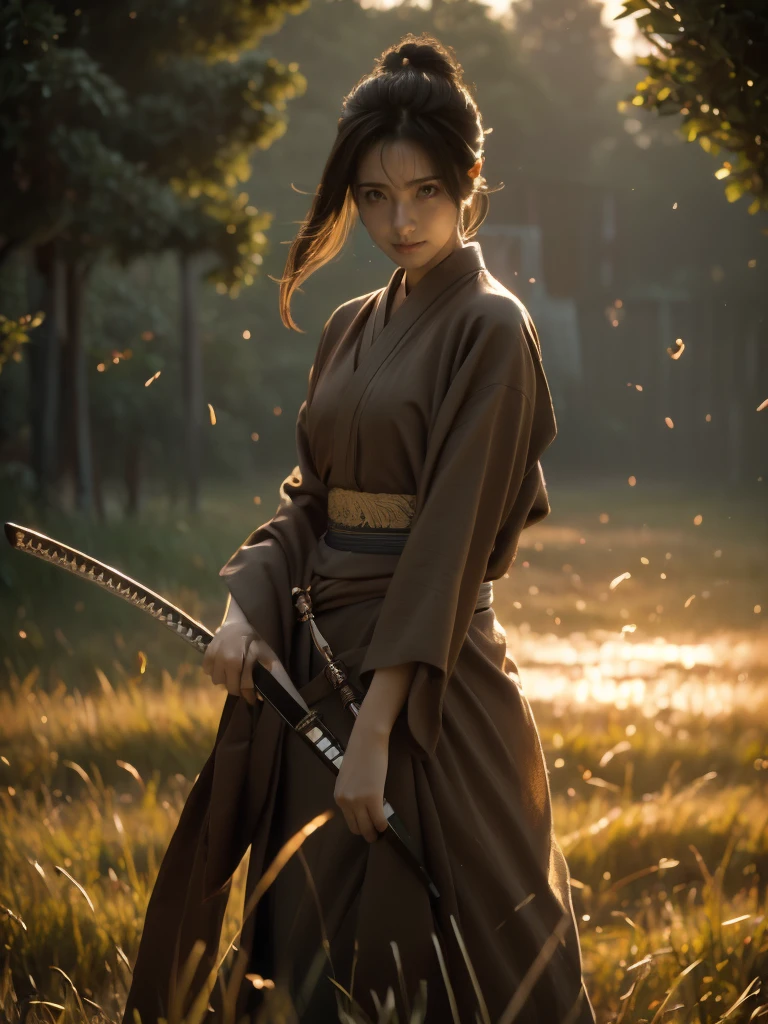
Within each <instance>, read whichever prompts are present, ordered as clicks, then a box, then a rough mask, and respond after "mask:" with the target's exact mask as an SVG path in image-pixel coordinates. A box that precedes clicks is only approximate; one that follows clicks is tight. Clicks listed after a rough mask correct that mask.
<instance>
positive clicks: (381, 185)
mask: <svg viewBox="0 0 768 1024" xmlns="http://www.w3.org/2000/svg"><path fill="white" fill-rule="evenodd" d="M441 180H442V179H441V177H440V175H439V174H428V175H427V176H426V178H414V179H413V181H407V182H406V188H407V187H409V186H410V185H419V184H421V182H422V181H441ZM366 185H372V186H375V187H376V188H387V186H386V185H385V184H384V182H383V181H358V183H357V187H358V188H365V186H366Z"/></svg>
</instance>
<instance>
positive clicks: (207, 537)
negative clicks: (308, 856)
mask: <svg viewBox="0 0 768 1024" xmlns="http://www.w3.org/2000/svg"><path fill="white" fill-rule="evenodd" d="M276 486H277V481H274V480H270V481H266V482H264V485H263V489H262V495H266V496H267V497H263V498H262V500H261V503H260V506H256V507H255V506H254V504H252V503H251V500H250V498H249V499H248V500H247V501H246V500H244V499H243V498H242V496H241V497H239V498H238V496H237V495H235V494H233V493H224V492H221V491H220V492H218V493H216V494H215V495H214V494H211V495H209V496H208V497H207V498H206V501H205V503H204V507H203V512H202V513H201V515H200V516H199V517H197V518H196V519H194V520H193V519H190V518H189V517H185V516H184V515H182V514H180V513H177V512H173V511H172V510H168V509H166V508H164V507H163V505H162V504H161V503H159V502H158V503H155V504H154V505H153V506H152V507H151V508H150V509H149V510H148V512H147V513H146V514H145V516H144V517H143V519H142V520H141V521H140V522H138V523H133V524H126V523H123V522H117V521H116V522H114V523H109V524H104V525H101V526H97V527H91V528H90V529H86V528H85V527H84V526H83V525H82V524H80V523H78V522H77V521H75V520H74V519H71V518H67V517H63V516H60V517H55V518H52V519H51V520H49V521H46V522H41V521H37V520H33V519H32V518H31V513H30V511H29V510H25V509H24V508H18V507H17V508H9V507H8V506H6V507H5V508H4V509H3V512H4V518H5V519H14V520H15V521H18V522H23V523H26V524H27V525H31V526H34V527H37V528H39V529H42V530H43V531H44V532H47V533H49V534H51V535H53V536H55V537H57V538H59V539H61V540H62V541H64V542H65V543H69V544H71V545H73V546H75V547H78V548H80V549H82V550H86V551H88V552H89V553H91V554H93V555H95V556H96V557H98V558H101V559H102V560H103V561H106V562H108V563H110V564H113V565H116V566H118V567H120V568H122V569H123V570H124V571H125V572H127V573H128V574H129V575H131V576H133V577H135V578H137V579H139V580H141V581H142V582H144V583H145V584H146V585H148V586H150V587H151V588H153V589H155V590H159V591H161V592H164V593H166V594H167V595H168V597H169V598H170V599H171V600H173V601H175V602H176V603H177V604H180V605H181V606H182V607H184V608H185V609H186V610H187V611H188V612H190V613H191V614H192V615H194V616H195V617H197V618H199V619H201V620H202V621H204V622H206V623H207V624H208V625H209V626H210V627H211V628H215V626H216V625H217V624H218V622H219V621H220V617H221V614H222V611H223V607H224V601H225V597H226V591H225V588H224V587H223V585H222V583H221V580H219V579H218V578H217V572H218V569H219V568H220V566H221V565H223V563H224V562H225V561H226V559H227V557H228V556H229V554H230V553H231V551H232V550H234V548H235V547H236V546H237V545H238V544H239V543H240V542H241V541H242V540H243V539H244V537H245V536H246V535H247V533H248V532H249V530H250V529H252V528H253V526H254V525H257V524H258V523H260V522H262V521H264V520H265V519H268V518H269V516H270V515H272V513H273V511H274V507H275V505H276V503H277V498H276V494H277V490H276ZM273 495H274V496H275V497H274V498H273V497H272V496H273ZM551 498H552V504H553V513H552V515H551V516H550V517H549V518H548V519H547V520H545V521H544V522H543V523H541V524H540V525H538V526H536V527H534V528H533V529H531V530H529V531H526V533H525V534H524V535H523V538H522V542H521V547H520V552H519V554H518V558H517V561H516V564H515V566H514V567H513V568H512V569H511V571H510V573H509V578H508V579H505V580H501V581H499V582H498V583H497V584H496V586H495V591H496V595H495V601H496V612H497V616H498V618H499V620H500V622H501V623H502V625H503V626H504V627H505V629H506V631H507V640H508V647H509V654H510V657H511V658H513V659H514V661H515V662H516V664H517V665H518V668H519V670H520V675H521V680H522V683H523V687H524V689H525V691H526V693H527V694H528V696H529V698H530V699H531V701H532V705H533V709H534V713H535V715H536V720H537V723H538V727H539V731H540V733H541V737H542V741H543V744H544V748H545V752H546V755H547V762H548V765H549V769H550V772H551V786H552V794H553V801H554V811H555V822H556V829H557V833H558V836H559V838H560V842H561V845H562V847H563V849H564V851H565V853H566V856H567V857H568V861H569V865H570V868H571V872H572V875H573V897H574V902H575V906H576V908H577V913H578V917H579V926H580V930H581V935H582V948H583V952H584V960H585V974H586V978H587V983H588V988H589V991H590V995H591V997H592V999H593V1002H594V1004H595V1006H596V1008H597V1013H598V1019H599V1020H600V1022H601V1024H602V1022H608V1021H611V1022H616V1024H619V1022H623V1024H629V1022H633V1024H640V1022H642V1021H646V1022H648V1024H651V1022H653V1024H661V1022H662V1021H664V1022H668V1021H675V1022H681V1024H682V1022H697V1024H704V1022H706V1024H710V1022H712V1024H714V1022H716V1021H721V1020H727V1021H728V1022H729V1024H732V1022H746V1021H752V1020H758V1019H762V1018H765V1019H766V1020H768V991H766V986H767V985H768V925H767V920H768V919H767V918H766V912H767V911H768V894H767V891H766V889H767V886H768V828H767V826H768V782H767V781H766V780H768V703H767V702H766V695H768V689H767V688H766V686H765V683H766V677H767V676H768V632H767V631H766V625H765V624H766V613H768V524H767V523H766V517H765V504H766V503H765V498H764V497H761V489H760V485H759V484H758V485H755V487H754V488H752V490H751V491H750V492H748V493H744V494H741V495H734V494H733V493H732V492H730V493H728V494H727V495H726V494H725V490H724V489H723V490H722V491H721V492H720V493H711V494H707V495H692V494H690V493H687V492H685V491H683V490H682V489H675V488H672V487H669V486H665V487H657V488H653V489H649V488H646V489H645V490H643V489H642V488H641V487H639V486H638V487H635V488H630V487H628V486H626V485H618V486H611V487H609V486H604V487H590V488H589V489H588V490H583V491H576V490H575V489H573V488H566V487H557V486H555V485H551ZM699 516H700V517H701V520H700V521H699V520H697V517H699ZM0 613H2V614H1V624H0V644H2V652H3V657H2V666H0V668H1V670H2V680H0V808H1V809H0V843H2V858H1V859H0V909H2V911H3V913H2V914H0V933H1V937H2V943H3V950H4V958H3V962H2V976H1V977H0V1016H2V1017H3V1019H7V1020H9V1021H21V1020H23V1019H26V1020H29V1021H34V1020H59V1019H62V1020H72V1021H78V1022H79V1021H83V1022H84V1021H91V1020H98V1021H102V1020H108V1021H114V1020H116V1019H119V1015H120V1010H121V1007H122V1005H123V1003H124V999H125V992H126V989H127V985H128V983H129V978H130V964H131V963H132V962H133V958H134V956H135V953H136V949H137V946H138V940H139V936H140V933H141V926H142V921H143V914H144V910H145V908H146V903H147V900H148V898H149V893H150V892H151V888H152V884H153V881H154V878H155V875H156V872H157V867H158V864H159V861H160V858H161V857H162V854H163V851H164V849H165V847H166V844H167V842H168V839H169V837H170V835H171V833H172V831H173V828H174V826H175V823H176V821H177V820H178V816H179V813H180V810H181V807H182V805H183V802H184V800H185V798H186V795H187V794H188V792H189V789H190V788H191V785H192V782H193V780H194V778H195V776H196V774H197V772H198V771H199V770H200V768H201V767H202V764H203V762H204V760H205V758H206V756H207V754H208V752H209V751H210V748H211V746H212V744H213V739H214V735H215V730H216V725H217V723H218V718H219V714H220V711H221V707H222V705H223V702H224V694H223V692H222V691H221V690H216V689H214V688H213V687H212V686H211V684H210V680H209V679H208V678H207V677H206V676H204V675H203V674H202V671H201V669H200V663H199V660H198V659H197V658H196V657H195V655H194V653H193V652H191V650H190V649H189V648H187V647H186V645H184V644H182V643H180V642H179V641H178V640H177V639H175V638H173V637H171V636H170V635H166V634H165V632H164V631H163V630H162V629H160V628H159V627H158V626H157V625H156V624H153V623H152V622H151V620H150V619H149V618H148V617H147V616H143V615H141V614H140V613H139V612H137V611H135V610H133V609H130V608H129V607H128V605H127V604H125V602H122V601H118V600H110V599H109V598H108V597H107V596H106V595H105V594H103V592H102V591H100V590H98V589H97V588H95V587H89V586H88V585H87V584H85V583H83V582H82V581H80V580H75V579H74V578H72V577H71V576H69V574H67V573H63V572H57V571H56V570H55V569H54V568H53V567H52V566H49V565H45V564H42V563H39V562H37V561H36V560H35V559H32V558H29V557H26V558H25V557H24V556H23V555H22V554H19V553H17V552H11V551H10V550H8V551H7V552H3V553H2V555H0ZM244 868H245V864H242V865H241V867H240V869H239V870H238V873H237V875H236V878H235V885H234V888H233V897H232V898H231V899H230V903H229V908H228V911H227V918H226V921H225V926H224V930H223V936H222V946H221V952H222V954H223V953H224V951H225V950H226V948H227V946H228V945H229V942H230V939H231V938H232V937H233V936H235V935H236V933H237V929H238V927H239V924H240V919H239V911H240V909H241V907H242V892H243V882H244ZM230 964H231V954H230V957H229V958H227V960H226V961H225V968H224V971H223V972H222V973H223V974H224V975H226V973H227V971H228V969H229V966H230ZM382 996H383V993H382ZM278 997H279V993H277V992H275V993H274V998H273V1000H272V1008H271V1009H270V1011H269V1013H268V1014H265V1017H264V1020H265V1021H267V1020H269V1021H275V1022H277V1021H279V1020H285V1021H290V1020H295V1019H296V1018H295V1016H292V1015H291V1013H290V1012H289V1011H286V1009H285V1007H284V1005H283V1006H282V1007H281V1005H279V1003H280V1000H279V998H278ZM25 1012H26V1013H27V1014H28V1015H27V1016H26V1018H25V1016H24V1014H25ZM350 1019H352V1018H350ZM355 1019H356V1018H355ZM383 1019H386V1017H385V1018H383ZM401 1024H402V1022H401ZM462 1024H463V1022H462ZM547 1024H548V1022H547Z"/></svg>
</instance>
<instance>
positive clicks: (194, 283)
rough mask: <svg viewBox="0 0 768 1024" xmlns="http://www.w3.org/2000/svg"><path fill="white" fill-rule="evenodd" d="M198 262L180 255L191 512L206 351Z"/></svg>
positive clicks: (196, 488)
mask: <svg viewBox="0 0 768 1024" xmlns="http://www.w3.org/2000/svg"><path fill="white" fill-rule="evenodd" d="M195 267H196V261H195V258H194V256H192V255H190V254H189V253H181V254H180V255H179V271H180V277H181V374H182V388H183V396H182V398H183V409H184V469H185V474H186V482H187V506H188V509H189V511H190V512H191V513H196V512H198V510H199V507H200V460H201V457H202V439H203V431H202V408H203V352H202V346H201V342H200V330H199V326H198V322H197V302H196V298H197V289H198V287H199V284H200V279H199V274H198V273H196V269H195Z"/></svg>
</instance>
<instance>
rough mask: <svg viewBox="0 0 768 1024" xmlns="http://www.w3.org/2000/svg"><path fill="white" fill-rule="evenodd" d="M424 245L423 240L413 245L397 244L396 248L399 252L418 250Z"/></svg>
mask: <svg viewBox="0 0 768 1024" xmlns="http://www.w3.org/2000/svg"><path fill="white" fill-rule="evenodd" d="M422 245H424V243H423V242H414V244H413V245H397V244H396V245H395V249H397V251H398V252H416V250H417V249H418V248H419V247H420V246H422Z"/></svg>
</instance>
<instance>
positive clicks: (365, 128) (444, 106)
mask: <svg viewBox="0 0 768 1024" xmlns="http://www.w3.org/2000/svg"><path fill="white" fill-rule="evenodd" d="M462 74H463V71H462V67H461V65H460V64H459V63H458V62H457V61H456V59H455V55H454V53H453V50H452V49H451V48H450V47H446V46H443V45H442V44H441V43H439V42H438V41H437V39H435V38H434V37H432V36H429V35H426V34H423V35H421V36H414V35H413V33H410V32H409V33H408V34H407V35H406V36H404V37H403V38H402V39H401V40H400V42H399V43H398V44H397V45H396V46H392V47H390V48H389V49H388V50H385V51H384V53H383V54H382V55H381V56H380V57H379V58H378V59H377V60H376V63H375V65H374V70H373V71H372V72H371V73H370V74H368V75H365V76H364V77H363V78H361V79H360V81H359V82H358V83H357V85H356V86H355V87H354V88H353V89H352V91H351V92H350V93H348V95H347V96H345V97H344V102H343V106H342V114H341V117H340V118H339V121H338V129H337V133H336V138H335V140H334V143H333V146H332V148H331V152H330V154H329V156H328V159H327V161H326V163H325V167H324V169H323V174H322V178H321V180H320V185H319V186H318V188H317V190H316V191H315V196H314V199H313V201H312V206H311V208H310V210H309V213H308V214H307V216H306V217H305V219H304V220H303V221H302V223H301V227H300V228H299V231H298V234H297V235H296V237H295V239H294V240H293V243H292V245H291V248H290V251H289V253H288V258H287V259H286V263H285V273H284V276H283V277H282V278H280V318H281V319H282V321H283V323H284V324H285V326H286V327H291V328H293V329H294V330H299V328H298V327H297V326H296V324H295V323H294V321H293V319H292V317H291V296H292V295H293V293H294V291H295V290H296V289H297V288H298V287H299V286H300V284H301V283H302V282H303V281H305V280H306V279H307V278H308V277H309V276H310V275H311V274H313V273H314V272H315V271H316V270H318V269H319V268H320V267H321V266H323V265H324V264H325V263H327V262H328V261H329V260H331V259H333V257H334V256H336V255H337V254H338V253H339V252H340V251H341V249H342V248H343V246H344V243H345V242H346V240H347V238H348V237H349V233H350V231H351V229H352V227H353V225H354V222H355V216H356V213H357V204H356V201H355V196H354V194H353V188H352V186H353V183H354V176H355V173H356V171H357V167H358V163H359V161H360V159H361V158H362V156H363V154H364V152H365V151H366V150H367V149H368V147H369V146H371V145H373V144H374V143H376V142H378V141H380V140H386V141H390V140H396V139H408V140H409V141H411V142H415V143H418V144H420V145H421V146H422V147H423V148H424V149H425V150H426V151H427V152H428V153H429V156H430V159H431V160H432V163H433V165H434V166H435V169H436V174H437V175H439V176H440V177H442V178H443V182H444V185H445V189H446V192H447V193H448V195H449V196H450V197H451V199H452V200H453V201H454V203H455V204H456V208H457V209H459V208H460V206H461V204H462V203H465V201H466V200H469V202H467V203H465V206H464V208H463V210H462V219H461V224H460V230H461V233H462V236H463V238H464V239H467V238H471V237H472V236H473V235H474V234H475V233H476V231H477V229H478V228H479V227H480V225H481V224H482V222H483V221H484V220H485V217H486V216H487V214H488V207H489V205H490V200H489V198H488V189H487V185H486V181H485V178H484V177H483V176H482V175H481V174H480V175H478V176H477V177H476V178H474V179H472V178H470V177H469V175H468V174H467V171H468V170H469V169H470V168H471V167H472V166H473V164H475V162H476V161H477V160H478V158H479V157H481V156H482V155H483V142H484V136H485V133H484V132H483V124H482V119H481V117H480V112H479V110H478V109H477V104H476V103H475V101H474V99H473V97H472V96H471V94H470V92H469V90H468V89H467V87H466V86H465V85H464V82H463V80H462ZM491 130H492V129H489V131H491Z"/></svg>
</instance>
